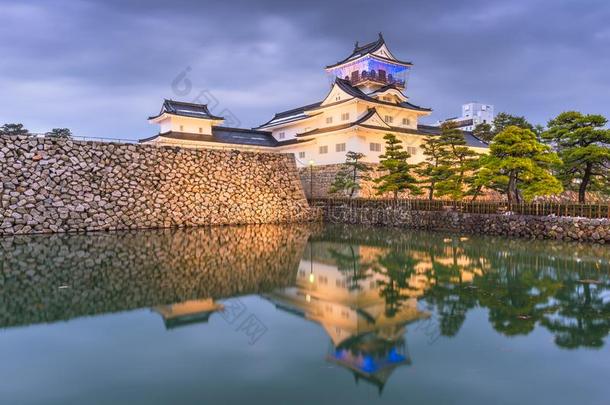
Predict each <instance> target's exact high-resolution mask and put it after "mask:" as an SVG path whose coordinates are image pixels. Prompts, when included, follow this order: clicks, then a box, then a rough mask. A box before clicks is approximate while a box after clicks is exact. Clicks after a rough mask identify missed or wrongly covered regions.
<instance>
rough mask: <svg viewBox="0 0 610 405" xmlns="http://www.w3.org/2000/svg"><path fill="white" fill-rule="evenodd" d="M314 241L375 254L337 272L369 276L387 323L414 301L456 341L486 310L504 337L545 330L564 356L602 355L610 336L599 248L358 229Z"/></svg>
mask: <svg viewBox="0 0 610 405" xmlns="http://www.w3.org/2000/svg"><path fill="white" fill-rule="evenodd" d="M316 238H318V240H327V241H330V240H332V241H333V243H334V244H335V245H336V244H337V243H340V242H341V241H344V242H349V244H350V246H352V247H353V246H359V247H362V246H375V247H376V248H377V249H378V250H379V251H380V252H381V253H379V254H378V255H376V257H375V259H374V260H372V261H371V262H369V263H366V265H365V264H364V263H362V262H359V263H356V262H357V261H359V260H360V257H359V256H358V255H352V256H351V258H352V260H353V261H354V262H353V263H351V264H348V263H346V262H344V261H341V264H340V266H341V267H342V268H343V267H345V268H351V269H353V271H355V269H362V268H368V267H370V268H371V270H372V271H373V273H374V274H376V275H377V277H376V280H377V288H378V292H379V296H380V297H382V298H383V299H384V301H385V314H386V316H388V317H391V316H393V314H395V313H396V312H397V311H399V310H400V308H401V305H402V303H403V302H404V301H405V300H406V299H408V298H409V297H414V296H416V297H418V298H419V299H420V301H422V302H425V303H426V304H427V305H428V306H430V308H431V309H433V310H434V312H435V313H436V315H437V317H438V319H439V328H440V333H441V335H444V336H455V335H456V334H457V333H458V332H459V330H460V328H461V327H462V325H463V323H464V322H465V320H466V318H467V314H468V311H470V310H472V309H474V308H484V309H487V310H488V317H489V323H490V325H491V326H492V327H493V328H494V330H496V331H497V332H499V333H501V334H503V335H506V336H516V335H527V334H529V333H531V332H532V331H533V330H534V329H535V328H536V327H544V328H546V329H547V330H548V331H550V332H551V333H553V335H554V341H555V343H556V344H557V345H558V346H559V347H562V348H578V347H591V348H599V347H602V346H603V345H604V341H605V339H606V337H607V336H608V334H610V251H608V249H604V248H603V247H600V246H593V245H578V244H562V243H555V242H542V241H534V242H532V241H523V240H506V239H499V238H496V239H494V238H489V237H488V238H485V239H483V238H459V237H444V236H443V235H439V234H434V233H430V234H427V233H421V232H408V231H400V230H391V229H390V230H388V229H375V230H374V231H371V230H370V229H362V228H355V227H351V228H346V227H330V228H327V229H325V230H324V231H323V232H322V233H320V234H318V235H317V236H316ZM337 258H339V257H338V256H337ZM342 259H346V260H347V259H349V258H348V257H342Z"/></svg>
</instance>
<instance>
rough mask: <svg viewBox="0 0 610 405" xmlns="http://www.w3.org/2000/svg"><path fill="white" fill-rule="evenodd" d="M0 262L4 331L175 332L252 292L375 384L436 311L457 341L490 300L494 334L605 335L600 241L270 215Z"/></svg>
mask: <svg viewBox="0 0 610 405" xmlns="http://www.w3.org/2000/svg"><path fill="white" fill-rule="evenodd" d="M0 264H1V267H0V269H1V270H2V278H1V279H0V287H2V292H3V294H2V299H1V300H0V327H3V328H8V327H14V326H22V325H28V324H35V323H41V322H47V323H50V322H56V321H59V320H67V319H72V318H76V317H81V316H87V315H97V314H105V313H112V312H118V311H126V310H131V309H137V308H151V309H152V310H153V311H154V312H156V313H157V314H159V316H161V317H162V319H163V321H164V325H165V327H166V328H167V329H174V328H178V327H187V326H188V325H192V324H194V323H199V324H201V323H206V322H208V321H209V319H210V317H213V316H221V315H223V314H224V313H223V312H222V311H226V308H225V307H224V305H223V302H225V300H227V299H229V298H232V297H240V296H244V295H253V294H257V295H260V296H261V297H263V298H264V299H265V300H267V301H268V302H269V303H271V304H273V305H274V306H275V307H276V308H277V309H278V310H282V311H286V312H288V313H290V314H293V315H294V316H298V317H301V318H303V319H304V320H307V321H311V322H315V323H316V324H318V325H320V327H321V328H323V329H324V331H325V332H326V334H327V335H328V337H329V347H328V349H327V353H326V360H327V361H328V362H331V363H333V364H336V365H339V366H341V367H343V368H345V369H347V370H349V371H350V372H352V373H353V374H354V377H355V378H356V381H360V380H365V381H367V382H370V383H372V384H374V385H376V386H377V387H378V388H379V390H380V391H381V390H382V389H383V386H384V384H385V383H386V381H387V380H388V378H389V377H390V375H391V374H392V372H393V371H394V370H396V369H397V368H398V367H401V366H404V365H408V364H410V363H411V361H412V359H411V355H410V353H409V351H408V346H407V340H406V339H407V336H409V333H407V329H408V328H409V329H410V328H417V326H415V325H416V324H418V323H419V324H420V325H421V323H423V322H427V320H429V319H430V318H431V317H433V318H434V320H435V325H436V328H437V329H438V334H439V336H442V337H445V338H449V337H452V336H455V335H457V334H458V333H459V331H460V329H461V327H462V325H463V324H464V322H465V320H466V318H467V315H468V312H469V311H470V310H472V309H475V308H483V309H486V310H487V312H488V321H489V324H490V326H491V327H492V328H493V329H494V330H495V331H496V332H497V333H500V334H503V335H506V336H516V335H527V334H529V333H531V332H532V331H533V330H535V329H536V328H545V329H546V330H548V331H549V332H550V333H551V334H552V335H553V336H554V342H555V344H556V345H557V346H559V347H561V348H566V349H574V348H580V347H588V348H600V347H602V346H603V345H604V342H605V339H606V337H607V336H608V334H609V332H610V252H609V249H607V247H604V246H593V245H578V244H562V243H552V242H540V241H533V242H532V241H522V240H507V239H499V238H498V239H496V238H489V237H488V238H476V237H464V236H451V235H442V234H434V233H424V232H406V231H402V230H392V229H390V230H388V229H370V228H360V227H353V226H327V227H316V226H314V227H309V226H279V225H278V226H276V225H268V226H267V225H266V226H247V227H222V228H212V229H192V230H172V231H170V230H165V231H158V232H144V233H142V232H140V233H138V232H134V233H129V232H128V233H119V234H97V235H73V236H70V235H64V236H52V237H35V238H34V237H32V238H26V237H15V238H5V239H2V240H0ZM64 285H65V287H67V288H66V289H63V288H60V287H63V286H64ZM325 349H326V348H321V353H322V354H321V356H323V355H324V354H323V353H324V350H325Z"/></svg>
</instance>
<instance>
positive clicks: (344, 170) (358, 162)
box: [329, 151, 372, 198]
mask: <svg viewBox="0 0 610 405" xmlns="http://www.w3.org/2000/svg"><path fill="white" fill-rule="evenodd" d="M364 157H365V155H364V154H363V153H358V152H352V151H349V152H347V154H346V155H345V163H344V164H343V167H341V169H340V170H339V172H338V173H337V174H336V176H335V179H334V181H333V183H332V184H331V186H330V190H329V192H330V193H331V194H337V193H347V194H348V195H349V198H353V196H354V194H355V192H356V191H358V190H360V188H361V186H360V182H362V181H366V180H369V179H370V176H369V174H368V172H369V171H371V170H372V169H371V167H370V166H368V165H366V164H365V163H362V159H363V158H364Z"/></svg>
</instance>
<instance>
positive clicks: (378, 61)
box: [325, 33, 413, 93]
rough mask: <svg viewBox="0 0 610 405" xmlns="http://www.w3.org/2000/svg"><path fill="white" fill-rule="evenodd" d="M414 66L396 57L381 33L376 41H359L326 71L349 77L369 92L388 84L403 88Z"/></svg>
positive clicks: (343, 77)
mask: <svg viewBox="0 0 610 405" xmlns="http://www.w3.org/2000/svg"><path fill="white" fill-rule="evenodd" d="M412 66H413V64H412V63H411V62H405V61H401V60H398V59H397V58H395V57H394V55H393V54H392V52H390V50H389V49H388V47H387V45H386V43H385V40H384V39H383V35H381V33H379V38H377V40H376V41H374V42H371V43H368V44H365V45H362V46H360V45H359V44H358V42H356V45H355V46H354V50H353V51H352V53H351V55H349V56H348V57H347V58H345V59H343V60H342V61H339V62H337V63H335V64H334V65H329V66H327V67H326V69H325V70H326V72H327V73H328V74H330V75H331V76H334V77H338V78H340V79H344V80H348V81H349V82H350V84H351V85H352V86H355V87H358V88H360V89H361V90H362V91H364V92H365V93H370V92H372V91H375V90H377V89H379V88H381V87H384V86H387V85H393V86H395V87H397V88H398V89H400V90H404V89H405V88H406V80H407V74H408V72H409V69H410V68H411V67H412Z"/></svg>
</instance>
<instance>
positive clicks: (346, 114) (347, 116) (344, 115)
mask: <svg viewBox="0 0 610 405" xmlns="http://www.w3.org/2000/svg"><path fill="white" fill-rule="evenodd" d="M347 120H349V113H343V114H341V121H347Z"/></svg>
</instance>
